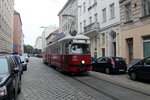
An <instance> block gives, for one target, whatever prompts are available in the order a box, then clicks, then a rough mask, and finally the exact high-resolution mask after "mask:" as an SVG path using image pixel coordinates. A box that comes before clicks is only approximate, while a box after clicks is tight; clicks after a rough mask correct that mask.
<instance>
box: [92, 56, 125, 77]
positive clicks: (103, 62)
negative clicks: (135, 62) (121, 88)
mask: <svg viewBox="0 0 150 100" xmlns="http://www.w3.org/2000/svg"><path fill="white" fill-rule="evenodd" d="M92 67H93V68H92V69H93V70H95V71H103V72H105V73H107V74H110V73H118V72H124V73H125V72H126V71H127V65H126V62H125V60H124V59H123V58H121V57H100V58H98V59H96V61H95V63H93V64H92Z"/></svg>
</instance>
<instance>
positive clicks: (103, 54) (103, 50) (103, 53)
mask: <svg viewBox="0 0 150 100" xmlns="http://www.w3.org/2000/svg"><path fill="white" fill-rule="evenodd" d="M104 56H105V48H102V57H104Z"/></svg>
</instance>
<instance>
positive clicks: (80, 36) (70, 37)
mask: <svg viewBox="0 0 150 100" xmlns="http://www.w3.org/2000/svg"><path fill="white" fill-rule="evenodd" d="M69 39H89V37H87V36H84V35H76V36H70V35H68V36H66V37H64V38H62V39H60V40H59V41H63V40H69Z"/></svg>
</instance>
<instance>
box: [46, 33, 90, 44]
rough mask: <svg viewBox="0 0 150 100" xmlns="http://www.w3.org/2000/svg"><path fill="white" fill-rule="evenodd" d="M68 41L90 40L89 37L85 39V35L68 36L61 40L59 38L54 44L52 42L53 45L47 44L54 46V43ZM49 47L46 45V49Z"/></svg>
mask: <svg viewBox="0 0 150 100" xmlns="http://www.w3.org/2000/svg"><path fill="white" fill-rule="evenodd" d="M69 39H87V40H88V39H90V38H89V37H87V36H85V35H81V34H80V35H79V34H78V35H76V36H71V35H68V36H65V37H63V38H61V39H60V40H58V41H55V42H53V43H51V44H49V45H53V44H55V43H56V42H60V41H64V40H69ZM49 45H47V46H46V47H48V46H49Z"/></svg>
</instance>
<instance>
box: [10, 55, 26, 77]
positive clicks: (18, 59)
mask: <svg viewBox="0 0 150 100" xmlns="http://www.w3.org/2000/svg"><path fill="white" fill-rule="evenodd" d="M12 57H13V58H14V59H15V61H16V63H17V65H18V66H19V70H20V71H21V74H22V73H23V67H22V63H21V58H20V56H19V55H12Z"/></svg>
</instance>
